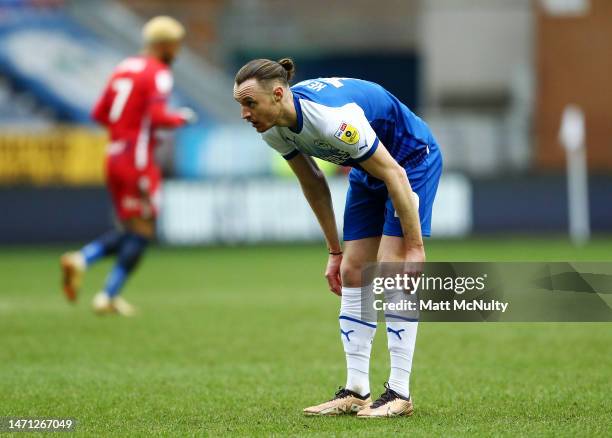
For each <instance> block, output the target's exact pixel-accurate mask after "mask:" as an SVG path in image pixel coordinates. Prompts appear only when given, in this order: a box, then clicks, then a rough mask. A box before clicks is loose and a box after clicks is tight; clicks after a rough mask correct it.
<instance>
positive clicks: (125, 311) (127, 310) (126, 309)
mask: <svg viewBox="0 0 612 438" xmlns="http://www.w3.org/2000/svg"><path fill="white" fill-rule="evenodd" d="M111 304H112V306H113V307H114V308H115V310H116V312H117V313H118V314H119V315H122V316H134V315H136V308H135V307H134V306H132V305H131V304H130V303H128V302H127V301H125V300H124V299H123V298H121V297H115V298H113V299H112V300H111Z"/></svg>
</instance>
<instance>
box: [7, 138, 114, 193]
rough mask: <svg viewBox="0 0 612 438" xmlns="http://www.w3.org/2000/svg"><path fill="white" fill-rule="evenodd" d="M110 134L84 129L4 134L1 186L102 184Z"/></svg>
mask: <svg viewBox="0 0 612 438" xmlns="http://www.w3.org/2000/svg"><path fill="white" fill-rule="evenodd" d="M105 148H106V134H104V133H103V132H101V131H95V130H90V129H86V128H82V127H54V128H50V129H42V130H37V131H23V130H17V129H15V130H3V131H2V133H1V134H0V184H1V185H16V184H31V185H36V186H42V185H100V184H102V183H103V180H104V177H103V163H104V154H105Z"/></svg>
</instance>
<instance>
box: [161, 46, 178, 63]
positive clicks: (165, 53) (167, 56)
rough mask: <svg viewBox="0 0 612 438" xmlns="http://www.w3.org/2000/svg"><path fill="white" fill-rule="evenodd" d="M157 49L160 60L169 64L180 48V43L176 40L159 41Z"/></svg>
mask: <svg viewBox="0 0 612 438" xmlns="http://www.w3.org/2000/svg"><path fill="white" fill-rule="evenodd" d="M159 50H160V58H161V61H162V62H163V63H164V64H167V65H171V64H172V63H173V62H174V60H175V59H176V57H177V55H178V53H179V51H180V50H181V43H180V42H178V41H172V42H164V43H160V45H159Z"/></svg>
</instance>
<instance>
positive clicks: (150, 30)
mask: <svg viewBox="0 0 612 438" xmlns="http://www.w3.org/2000/svg"><path fill="white" fill-rule="evenodd" d="M184 36H185V28H184V27H183V25H182V24H181V23H180V22H179V21H178V20H176V19H174V18H172V17H168V16H166V15H160V16H157V17H155V18H152V19H151V20H149V21H148V22H147V24H145V26H144V27H143V28H142V39H143V40H144V42H145V44H155V43H161V42H174V41H180V40H182V39H183V37H184Z"/></svg>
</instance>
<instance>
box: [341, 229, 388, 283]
mask: <svg viewBox="0 0 612 438" xmlns="http://www.w3.org/2000/svg"><path fill="white" fill-rule="evenodd" d="M379 244H380V236H376V237H368V238H365V239H359V240H349V241H347V242H345V243H344V256H343V258H342V265H341V266H340V273H341V277H342V284H343V285H344V286H347V287H360V286H362V284H361V283H362V280H361V279H362V272H363V268H364V267H365V266H366V265H367V264H368V263H375V262H376V255H377V254H378V246H379Z"/></svg>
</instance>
